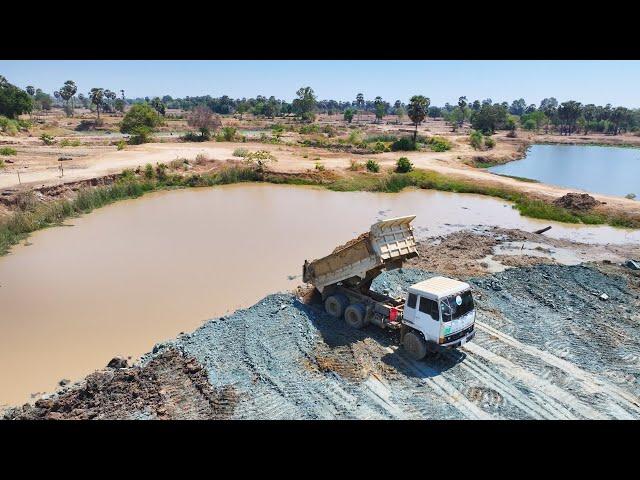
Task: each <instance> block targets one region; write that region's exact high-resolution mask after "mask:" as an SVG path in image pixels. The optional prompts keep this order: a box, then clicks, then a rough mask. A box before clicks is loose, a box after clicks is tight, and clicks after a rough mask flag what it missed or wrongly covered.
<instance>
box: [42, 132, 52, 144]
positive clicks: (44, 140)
mask: <svg viewBox="0 0 640 480" xmlns="http://www.w3.org/2000/svg"><path fill="white" fill-rule="evenodd" d="M40 140H42V143H44V144H45V145H53V143H54V141H55V138H54V137H53V135H49V134H48V133H43V134H42V135H40Z"/></svg>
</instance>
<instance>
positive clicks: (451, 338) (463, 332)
mask: <svg viewBox="0 0 640 480" xmlns="http://www.w3.org/2000/svg"><path fill="white" fill-rule="evenodd" d="M472 330H473V325H471V326H470V327H467V328H465V329H464V330H460V331H459V332H456V333H452V334H451V335H448V336H446V337H444V343H449V342H453V341H455V340H458V339H459V338H462V337H464V336H466V335H467V334H468V333H471V331H472Z"/></svg>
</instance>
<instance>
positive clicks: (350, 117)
mask: <svg viewBox="0 0 640 480" xmlns="http://www.w3.org/2000/svg"><path fill="white" fill-rule="evenodd" d="M353 115H354V111H353V110H351V109H350V108H347V109H346V110H345V111H344V119H345V121H346V122H347V123H351V121H352V120H353Z"/></svg>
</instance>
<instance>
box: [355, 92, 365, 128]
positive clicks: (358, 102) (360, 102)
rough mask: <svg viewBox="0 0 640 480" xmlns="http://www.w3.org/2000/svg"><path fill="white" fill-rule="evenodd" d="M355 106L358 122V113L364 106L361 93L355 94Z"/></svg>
mask: <svg viewBox="0 0 640 480" xmlns="http://www.w3.org/2000/svg"><path fill="white" fill-rule="evenodd" d="M356 106H357V107H358V123H360V113H361V112H362V108H363V107H364V95H363V94H361V93H359V94H358V95H356Z"/></svg>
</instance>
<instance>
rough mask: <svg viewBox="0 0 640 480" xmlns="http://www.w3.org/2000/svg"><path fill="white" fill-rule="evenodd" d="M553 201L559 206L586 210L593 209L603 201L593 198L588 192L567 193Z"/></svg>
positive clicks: (581, 210)
mask: <svg viewBox="0 0 640 480" xmlns="http://www.w3.org/2000/svg"><path fill="white" fill-rule="evenodd" d="M553 203H554V204H555V205H556V206H558V207H563V208H567V209H569V210H577V211H580V212H584V211H587V210H591V209H592V208H593V207H595V206H596V205H600V203H601V202H599V201H598V200H596V199H595V198H593V197H592V196H591V195H589V194H588V193H567V194H566V195H564V196H562V197H560V198H558V199H557V200H555V201H554V202H553Z"/></svg>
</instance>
